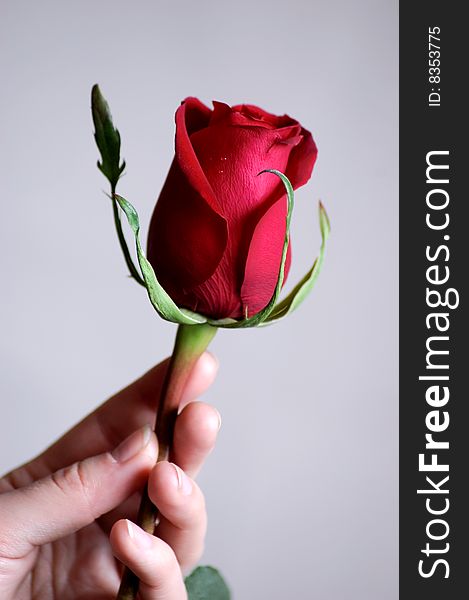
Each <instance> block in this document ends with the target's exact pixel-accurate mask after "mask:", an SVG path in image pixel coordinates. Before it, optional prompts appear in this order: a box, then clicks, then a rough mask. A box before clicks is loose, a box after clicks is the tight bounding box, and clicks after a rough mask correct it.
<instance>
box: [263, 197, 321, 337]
mask: <svg viewBox="0 0 469 600" xmlns="http://www.w3.org/2000/svg"><path fill="white" fill-rule="evenodd" d="M319 228H320V230H321V237H322V243H321V248H320V250H319V256H318V257H317V258H316V260H315V261H314V263H313V266H312V267H311V269H310V270H309V271H308V272H307V273H306V275H305V276H304V277H303V279H302V280H301V281H300V282H299V283H297V284H296V286H295V287H294V288H293V290H292V291H291V292H290V293H289V294H288V296H287V297H286V298H284V299H283V300H282V301H281V302H279V303H278V304H277V306H276V307H275V308H274V310H273V311H272V312H271V314H270V315H269V317H268V318H267V319H266V320H265V321H264V322H263V323H261V325H269V324H270V323H274V322H276V321H279V320H280V319H283V318H284V317H286V316H287V315H289V314H290V313H291V312H293V311H294V310H295V309H296V308H298V306H299V305H300V304H301V303H302V302H303V300H304V299H305V298H306V296H307V295H308V294H309V293H310V291H311V290H312V289H313V287H314V284H315V282H316V279H317V278H318V276H319V273H320V271H321V268H322V264H323V262H324V254H325V251H326V241H327V238H328V237H329V233H330V231H331V224H330V222H329V217H328V216H327V213H326V209H325V208H324V206H323V204H322V202H319Z"/></svg>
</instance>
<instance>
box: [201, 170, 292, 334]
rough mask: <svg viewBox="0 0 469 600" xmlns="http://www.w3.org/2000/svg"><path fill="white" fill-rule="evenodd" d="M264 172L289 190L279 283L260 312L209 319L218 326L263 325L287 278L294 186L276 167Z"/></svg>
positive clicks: (231, 327) (234, 327)
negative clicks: (237, 318)
mask: <svg viewBox="0 0 469 600" xmlns="http://www.w3.org/2000/svg"><path fill="white" fill-rule="evenodd" d="M263 173H273V174H274V175H276V176H277V177H279V178H280V179H281V180H282V183H283V185H284V186H285V189H286V192H287V217H286V222H285V239H284V242H283V248H282V258H281V261H280V269H279V273H278V279H277V284H276V286H275V290H274V293H273V295H272V298H271V299H270V302H269V303H268V304H267V306H266V307H265V308H263V309H262V310H261V311H260V312H258V313H256V314H255V315H254V316H252V317H249V318H247V319H242V320H239V321H236V320H235V319H218V320H210V319H209V320H208V322H209V323H210V324H211V325H214V326H216V327H225V328H227V329H236V328H243V327H257V326H258V325H261V324H262V323H263V322H264V321H265V320H266V319H267V318H268V317H269V315H270V314H271V313H272V311H273V310H274V308H275V303H276V302H277V300H278V297H279V295H280V292H281V291H282V285H283V281H284V279H285V262H286V260H287V251H288V243H289V241H290V222H291V217H292V212H293V205H294V192H293V186H292V184H291V183H290V180H289V179H288V177H287V176H286V175H284V174H283V173H281V172H280V171H277V170H276V169H265V170H264V171H261V172H260V173H259V175H262V174H263Z"/></svg>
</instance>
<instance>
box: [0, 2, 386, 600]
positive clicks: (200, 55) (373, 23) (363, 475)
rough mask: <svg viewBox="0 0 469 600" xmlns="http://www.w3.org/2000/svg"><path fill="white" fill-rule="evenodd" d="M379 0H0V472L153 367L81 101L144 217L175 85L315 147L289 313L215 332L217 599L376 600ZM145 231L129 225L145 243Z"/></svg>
mask: <svg viewBox="0 0 469 600" xmlns="http://www.w3.org/2000/svg"><path fill="white" fill-rule="evenodd" d="M397 16H398V15H397V1H395V0H392V1H391V0H387V1H385V0H356V1H355V2H349V1H347V0H343V1H338V0H327V1H326V0H290V1H289V2H280V1H277V0H269V1H268V2H262V1H258V2H246V1H245V0H238V2H235V3H233V2H230V3H228V2H223V1H220V0H217V1H208V0H204V1H200V0H199V1H198V2H193V1H190V2H189V1H185V2H169V1H168V2H164V1H159V2H158V1H155V2H149V1H147V2H143V1H140V2H133V3H132V2H123V1H116V0H113V1H110V0H105V1H104V0H101V1H99V2H96V1H93V2H89V1H83V0H82V1H80V2H70V1H69V2H64V1H46V0H42V1H40V2H23V1H21V0H15V1H13V0H7V1H5V0H2V2H1V4H0V87H1V92H0V94H1V96H0V97H1V110H0V136H1V144H0V170H1V206H2V210H1V220H0V228H1V235H0V244H1V248H0V263H1V264H0V273H1V279H2V283H1V290H2V291H1V317H0V318H1V323H0V325H1V344H0V352H1V356H0V360H1V383H0V385H1V397H2V413H1V424H0V435H1V455H0V468H1V470H6V469H9V468H10V467H12V466H13V465H15V464H16V463H19V462H20V461H23V460H24V459H26V458H28V457H29V456H31V455H32V454H34V453H36V452H37V451H39V450H40V449H41V448H42V447H43V446H45V445H47V444H48V443H49V442H50V440H52V439H53V438H55V437H56V436H58V435H59V434H60V433H61V432H62V431H63V430H64V429H66V428H68V427H69V426H71V425H72V424H73V423H74V422H75V421H76V420H78V419H79V418H81V417H82V416H83V415H84V414H85V413H87V412H88V411H90V410H91V409H93V408H94V407H95V406H96V405H97V404H99V403H100V402H101V401H102V400H103V399H104V398H106V397H107V396H108V395H109V394H110V393H112V392H113V391H114V390H116V389H118V388H120V387H121V386H124V385H125V384H126V383H128V382H129V381H130V380H132V379H133V378H135V377H136V376H138V375H139V374H140V373H142V372H143V371H144V370H146V369H147V368H148V367H150V366H151V365H153V364H154V363H155V362H156V361H158V360H159V359H160V358H161V357H163V356H164V355H166V354H168V352H169V350H170V348H171V345H172V338H173V335H174V327H173V326H172V325H169V324H166V323H164V322H162V321H160V320H159V319H158V318H157V317H156V315H155V314H154V313H153V311H152V309H151V307H150V305H149V303H148V301H147V300H146V297H145V295H144V293H143V291H142V290H141V289H140V288H139V286H137V285H136V284H134V283H133V282H131V281H130V280H128V279H127V278H126V271H125V267H124V263H123V260H122V258H121V255H120V251H119V248H118V244H117V241H116V239H115V233H114V230H113V224H112V217H111V210H110V205H109V202H108V200H107V199H106V197H105V196H104V195H103V194H102V191H101V190H103V189H105V188H106V185H105V181H104V179H103V177H102V176H101V175H100V173H99V172H98V170H97V169H96V168H95V162H96V159H97V151H96V149H95V147H94V142H93V139H92V126H91V119H90V113H89V91H90V88H91V85H92V84H93V83H94V82H96V81H98V82H100V84H101V86H102V89H103V91H104V93H105V94H106V96H107V97H108V99H109V100H110V103H111V106H112V110H113V113H114V116H115V121H116V123H117V124H118V126H119V129H120V131H121V134H122V137H123V153H124V155H125V158H126V160H127V163H128V174H127V176H126V177H125V179H124V180H123V181H122V185H121V187H120V190H121V193H123V194H124V195H125V196H127V197H128V198H129V199H130V200H131V201H132V202H133V203H134V204H135V205H136V206H137V208H138V210H139V212H140V215H141V218H142V222H143V223H144V224H147V223H148V219H149V216H150V214H151V211H152V208H153V204H154V200H155V198H156V196H157V194H158V191H159V189H160V187H161V185H162V183H163V180H164V177H165V175H166V171H167V168H168V165H169V163H170V160H171V156H172V152H173V135H174V124H173V114H174V111H175V109H176V107H177V105H178V104H179V102H180V100H181V99H182V98H184V97H185V96H187V95H196V96H198V97H199V98H200V99H202V100H203V101H204V102H206V103H209V102H210V101H211V100H212V99H219V100H224V101H226V102H228V103H238V102H251V103H255V104H259V105H260V106H262V107H264V108H266V109H268V110H270V111H272V112H276V113H279V114H283V113H284V112H289V113H290V114H291V115H292V116H294V117H296V118H298V119H299V120H300V121H302V122H303V123H304V125H305V126H306V127H308V128H309V129H311V130H312V131H313V134H314V136H315V139H316V141H317V144H318V147H319V158H318V162H317V166H316V169H315V172H314V175H313V178H312V180H311V182H310V183H309V184H308V185H307V186H306V187H305V188H303V189H301V190H300V191H299V192H298V193H297V204H296V211H295V214H294V226H293V244H294V246H293V250H294V266H293V269H292V273H291V279H290V283H291V282H294V281H295V280H296V279H297V278H298V277H299V276H300V275H301V274H302V273H303V272H304V271H306V270H307V268H308V267H309V265H310V264H311V262H312V259H313V258H314V257H315V255H316V252H317V249H318V246H319V241H320V238H319V230H318V224H317V218H316V203H317V200H318V198H321V199H322V200H323V201H324V202H325V204H326V206H327V208H328V211H329V215H330V218H331V221H332V235H331V238H330V243H329V247H328V253H327V259H326V263H325V268H324V271H323V273H322V275H321V277H320V279H319V281H318V284H317V286H316V289H315V291H314V293H313V295H312V296H311V297H310V298H309V299H308V300H307V302H306V303H305V304H304V305H303V306H302V307H301V309H300V310H298V312H297V313H295V314H294V315H293V316H292V317H291V318H289V319H288V320H287V321H284V322H283V323H281V324H279V325H277V326H275V327H271V328H267V329H264V330H262V331H239V332H229V331H228V332H227V331H222V332H220V333H219V334H218V336H217V338H216V339H215V342H214V344H213V349H214V351H215V352H216V353H217V355H218V356H219V358H220V360H221V369H220V376H219V378H218V380H217V382H216V384H215V386H214V387H213V389H212V390H211V391H210V393H209V394H207V400H208V401H210V402H213V403H214V404H215V405H216V406H217V407H218V408H219V410H220V411H221V413H222V416H223V426H222V430H221V435H220V440H219V444H218V447H217V449H216V451H215V452H214V453H213V454H212V455H211V457H210V459H209V461H208V464H207V466H206V468H205V470H204V472H203V474H202V476H201V478H200V481H201V483H202V485H203V487H204V489H205V491H206V494H207V502H208V507H209V511H210V531H209V536H208V541H207V550H206V554H205V557H204V562H211V563H214V564H216V565H218V566H219V567H220V568H221V569H222V570H223V572H224V573H225V575H226V577H227V579H228V580H229V581H230V583H231V585H232V588H233V590H234V597H235V599H238V600H251V599H252V600H258V599H260V598H262V599H264V598H269V599H271V600H276V599H279V600H280V599H283V598H287V597H288V598H296V599H297V600H302V599H305V600H307V599H308V600H309V599H318V600H323V599H326V600H376V599H378V598H379V599H380V600H387V599H395V598H397V441H398V439H397V241H398V235H397V61H398V58H397V42H398V31H397ZM145 232H146V226H144V233H145Z"/></svg>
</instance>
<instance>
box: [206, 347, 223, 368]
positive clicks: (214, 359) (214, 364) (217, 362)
mask: <svg viewBox="0 0 469 600" xmlns="http://www.w3.org/2000/svg"><path fill="white" fill-rule="evenodd" d="M205 353H206V354H207V355H208V356H210V358H211V359H212V363H213V366H214V369H215V371H218V369H219V367H220V361H219V360H218V358H217V357H216V356H215V354H213V353H212V352H210V351H209V350H206V351H205Z"/></svg>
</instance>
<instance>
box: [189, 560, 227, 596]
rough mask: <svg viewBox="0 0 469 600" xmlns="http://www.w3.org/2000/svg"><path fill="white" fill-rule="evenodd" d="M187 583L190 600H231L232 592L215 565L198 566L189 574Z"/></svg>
mask: <svg viewBox="0 0 469 600" xmlns="http://www.w3.org/2000/svg"><path fill="white" fill-rule="evenodd" d="M184 583H185V585H186V590H187V596H188V599H189V600H230V598H231V594H230V590H229V589H228V586H227V585H226V583H225V581H224V580H223V577H222V576H221V575H220V573H219V572H218V571H217V570H216V569H214V568H213V567H197V569H195V570H194V571H192V573H191V574H190V575H188V576H187V577H186V578H185V580H184Z"/></svg>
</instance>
